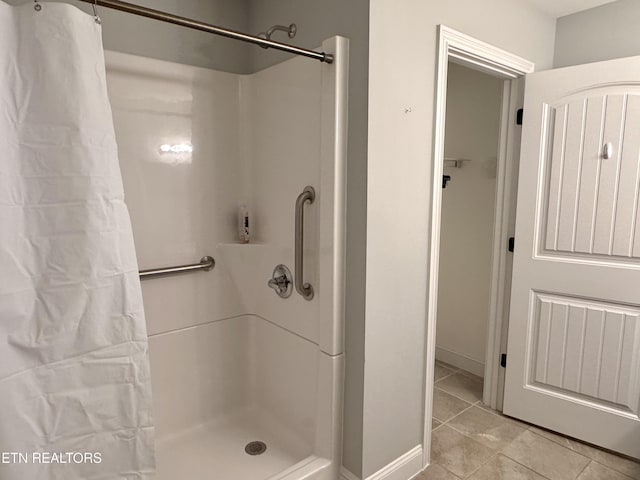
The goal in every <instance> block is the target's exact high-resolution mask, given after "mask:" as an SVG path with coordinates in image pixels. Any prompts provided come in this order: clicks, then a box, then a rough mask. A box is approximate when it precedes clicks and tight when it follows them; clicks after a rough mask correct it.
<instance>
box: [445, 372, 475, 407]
mask: <svg viewBox="0 0 640 480" xmlns="http://www.w3.org/2000/svg"><path fill="white" fill-rule="evenodd" d="M436 386H437V387H438V388H440V389H442V390H444V391H445V392H448V393H450V394H452V395H455V396H456V397H460V398H461V399H463V400H466V401H467V402H470V403H475V402H477V401H480V400H482V387H483V381H482V379H481V378H480V377H476V376H475V375H471V374H470V373H462V372H457V373H455V374H454V375H450V376H448V377H446V378H443V379H442V380H440V381H439V382H438V383H437V384H436Z"/></svg>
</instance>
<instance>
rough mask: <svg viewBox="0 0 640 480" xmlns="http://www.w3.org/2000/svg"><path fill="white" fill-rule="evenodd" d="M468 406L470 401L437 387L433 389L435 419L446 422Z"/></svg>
mask: <svg viewBox="0 0 640 480" xmlns="http://www.w3.org/2000/svg"><path fill="white" fill-rule="evenodd" d="M470 406H471V404H470V403H468V402H465V401H464V400H460V399H459V398H457V397H454V396H453V395H449V394H448V393H446V392H443V391H442V390H440V389H439V388H435V389H434V390H433V417H434V418H435V419H436V420H440V421H441V422H446V421H447V420H449V419H450V418H452V417H455V416H456V415H458V414H459V413H460V412H462V411H463V410H464V409H465V408H469V407H470Z"/></svg>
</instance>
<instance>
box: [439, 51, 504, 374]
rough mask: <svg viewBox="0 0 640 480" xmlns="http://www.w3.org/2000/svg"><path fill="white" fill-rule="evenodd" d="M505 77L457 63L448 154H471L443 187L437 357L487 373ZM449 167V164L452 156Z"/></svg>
mask: <svg viewBox="0 0 640 480" xmlns="http://www.w3.org/2000/svg"><path fill="white" fill-rule="evenodd" d="M502 87H503V81H502V80H500V79H497V78H496V77H492V76H490V75H487V74H484V73H481V72H478V71H475V70H471V69H469V68H465V67H462V66H460V65H457V64H455V63H450V64H449V74H448V85H447V121H446V135H445V149H444V150H445V157H452V158H465V159H469V160H470V161H469V162H464V164H463V166H462V168H451V167H448V168H445V169H444V173H445V175H450V176H451V182H449V184H448V186H447V188H445V189H444V190H443V191H442V220H441V231H440V275H439V281H438V320H437V322H438V323H437V337H436V347H437V350H436V357H438V358H441V359H442V360H444V361H448V362H450V363H452V364H454V365H456V366H458V367H460V368H465V369H473V370H470V371H472V372H473V373H475V374H479V375H482V374H483V368H484V360H485V350H486V348H485V347H486V337H487V323H488V320H489V286H490V277H491V252H492V240H493V222H494V213H495V212H494V210H495V189H496V159H497V155H498V134H499V127H500V108H501V103H502ZM445 166H446V163H445Z"/></svg>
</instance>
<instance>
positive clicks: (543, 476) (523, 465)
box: [500, 432, 551, 480]
mask: <svg viewBox="0 0 640 480" xmlns="http://www.w3.org/2000/svg"><path fill="white" fill-rule="evenodd" d="M523 433H524V432H523ZM520 435H522V433H521V434H520ZM520 435H518V437H519V436H520ZM518 437H516V438H518ZM514 441H515V439H514ZM512 443H513V442H512ZM500 453H502V452H500ZM502 456H503V457H505V458H508V459H509V460H511V461H512V462H513V463H517V464H518V465H520V466H521V467H523V468H526V469H527V470H529V471H530V472H533V473H535V474H536V475H540V476H541V477H542V478H546V479H547V480H551V479H550V478H549V477H547V476H546V475H543V474H542V473H540V472H539V471H537V470H534V469H533V468H531V467H528V466H526V465H525V464H523V463H520V462H519V461H517V460H516V459H515V458H511V457H510V456H509V455H505V454H504V453H502Z"/></svg>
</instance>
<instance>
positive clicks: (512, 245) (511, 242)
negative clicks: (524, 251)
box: [507, 237, 516, 253]
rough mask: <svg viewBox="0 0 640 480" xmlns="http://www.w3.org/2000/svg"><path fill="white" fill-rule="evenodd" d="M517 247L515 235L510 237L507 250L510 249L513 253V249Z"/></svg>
mask: <svg viewBox="0 0 640 480" xmlns="http://www.w3.org/2000/svg"><path fill="white" fill-rule="evenodd" d="M515 248H516V239H515V237H509V246H508V247H507V250H509V251H510V252H511V253H513V250H514V249H515Z"/></svg>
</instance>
